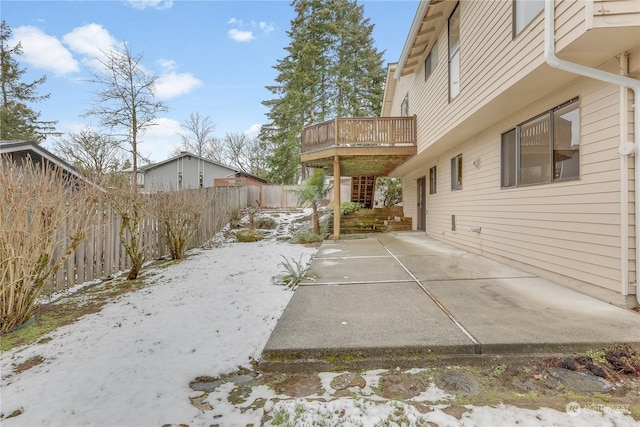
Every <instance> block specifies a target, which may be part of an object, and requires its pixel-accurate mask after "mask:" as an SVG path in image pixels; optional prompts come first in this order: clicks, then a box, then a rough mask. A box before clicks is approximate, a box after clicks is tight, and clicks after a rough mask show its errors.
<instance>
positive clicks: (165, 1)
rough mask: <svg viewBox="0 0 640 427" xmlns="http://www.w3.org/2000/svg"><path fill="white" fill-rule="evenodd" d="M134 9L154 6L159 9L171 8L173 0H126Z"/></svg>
mask: <svg viewBox="0 0 640 427" xmlns="http://www.w3.org/2000/svg"><path fill="white" fill-rule="evenodd" d="M125 3H126V4H128V5H129V6H131V7H132V8H134V9H141V10H142V9H148V8H153V9H157V10H164V9H171V7H172V6H173V0H126V2H125Z"/></svg>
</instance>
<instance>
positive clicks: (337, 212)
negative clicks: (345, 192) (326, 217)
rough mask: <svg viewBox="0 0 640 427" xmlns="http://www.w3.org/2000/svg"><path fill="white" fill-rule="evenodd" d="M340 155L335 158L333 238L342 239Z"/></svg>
mask: <svg viewBox="0 0 640 427" xmlns="http://www.w3.org/2000/svg"><path fill="white" fill-rule="evenodd" d="M340 184H341V182H340V157H338V156H335V157H334V158H333V240H340Z"/></svg>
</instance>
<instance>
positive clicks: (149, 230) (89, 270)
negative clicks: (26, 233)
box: [43, 187, 260, 295]
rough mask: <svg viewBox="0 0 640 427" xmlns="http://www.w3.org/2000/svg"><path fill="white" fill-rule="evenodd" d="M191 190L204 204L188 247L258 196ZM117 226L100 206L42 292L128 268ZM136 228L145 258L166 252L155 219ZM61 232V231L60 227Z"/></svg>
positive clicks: (247, 190)
mask: <svg viewBox="0 0 640 427" xmlns="http://www.w3.org/2000/svg"><path fill="white" fill-rule="evenodd" d="M194 191H200V192H203V193H205V196H204V197H205V199H206V203H205V208H204V212H203V215H202V219H201V221H200V227H199V228H198V230H197V231H196V233H195V234H194V236H193V237H192V239H191V242H190V244H189V248H194V247H197V246H201V245H202V244H204V243H205V242H207V241H208V240H209V239H211V238H212V237H213V236H214V235H215V234H216V233H217V232H218V231H220V230H222V228H224V226H225V225H226V224H227V223H228V222H229V216H230V212H231V211H232V210H234V209H244V208H246V207H247V206H249V205H252V204H253V203H254V201H255V200H258V199H259V197H260V189H259V188H258V187H232V188H215V187H213V188H206V189H200V190H194ZM151 197H153V195H151ZM120 225H121V218H120V216H119V215H118V214H117V213H116V212H115V211H114V210H112V209H110V208H105V209H100V211H99V212H98V215H97V216H96V219H95V221H94V224H93V225H92V226H91V227H90V228H89V230H88V231H87V238H86V239H85V240H84V241H83V242H82V243H81V244H80V246H78V248H77V249H76V251H75V253H74V254H73V255H72V256H70V257H69V258H68V259H67V260H66V262H65V263H64V264H63V266H62V267H61V268H60V269H59V270H58V271H57V272H56V273H55V274H54V275H53V276H52V277H51V278H50V279H49V281H48V282H47V284H46V285H45V287H44V289H43V294H44V295H50V294H52V293H53V292H56V291H60V290H63V289H66V288H68V287H71V286H74V285H76V284H79V283H83V282H88V281H92V280H98V279H103V278H106V277H110V276H113V275H115V274H116V273H118V272H121V271H125V270H128V269H129V268H130V267H131V260H130V259H129V257H128V256H127V254H126V252H125V249H124V246H123V245H122V243H121V242H120V234H119V233H120ZM140 227H141V228H142V235H143V246H144V248H145V253H146V258H147V259H149V260H153V259H159V258H162V257H163V256H165V255H167V254H168V248H167V245H166V243H165V240H164V235H163V230H162V227H163V226H162V224H160V222H159V221H158V220H157V219H156V218H153V217H149V218H147V219H145V220H144V221H143V222H142V223H141V224H140ZM61 232H62V233H65V231H64V230H63V231H61ZM60 250H61V249H59V250H58V251H60ZM55 257H56V255H54V258H55Z"/></svg>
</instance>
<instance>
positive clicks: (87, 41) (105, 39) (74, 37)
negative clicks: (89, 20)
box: [62, 24, 121, 68]
mask: <svg viewBox="0 0 640 427" xmlns="http://www.w3.org/2000/svg"><path fill="white" fill-rule="evenodd" d="M62 41H63V42H64V43H65V44H66V45H67V46H69V49H71V50H72V51H74V52H76V53H78V54H80V55H83V56H84V59H83V61H82V62H83V63H85V64H87V65H89V66H90V67H92V68H100V67H101V64H100V60H101V59H103V58H104V52H109V51H113V50H114V49H115V48H116V46H118V45H119V44H120V45H121V43H118V41H117V40H116V39H115V38H114V37H113V36H112V35H111V34H109V31H107V30H106V29H104V28H103V27H102V25H98V24H87V25H83V26H82V27H76V28H74V29H73V31H71V32H70V33H67V34H65V35H64V36H63V37H62Z"/></svg>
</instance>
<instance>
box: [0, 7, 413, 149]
mask: <svg viewBox="0 0 640 427" xmlns="http://www.w3.org/2000/svg"><path fill="white" fill-rule="evenodd" d="M359 3H360V4H362V5H363V6H364V12H365V17H367V18H370V19H371V22H372V23H373V24H375V29H374V33H373V37H374V40H375V44H376V47H377V48H378V49H379V50H380V51H386V52H385V54H384V59H385V62H386V63H389V62H396V61H398V59H399V57H400V53H401V51H402V47H403V45H404V42H405V40H406V36H407V34H408V32H409V28H410V26H411V22H412V20H413V17H414V14H415V12H416V9H417V7H418V3H419V2H418V1H417V0H411V1H409V0H395V1H391V0H386V1H385V0H365V1H360V2H359ZM0 8H1V9H0V12H1V16H2V19H3V20H5V21H6V22H7V24H8V25H9V26H10V27H11V29H12V30H13V40H19V41H21V42H22V47H23V51H24V55H22V56H21V57H19V58H18V60H19V61H20V64H21V66H23V67H26V68H27V70H28V72H27V74H26V75H25V78H24V80H25V81H27V80H28V81H31V80H35V79H37V78H39V77H41V76H42V75H46V76H47V82H46V83H45V84H44V85H42V86H41V93H50V94H51V97H50V98H49V99H48V100H47V101H44V102H43V103H40V104H36V105H32V107H33V108H34V109H36V110H38V111H41V113H42V116H41V118H42V119H43V120H57V121H58V125H57V128H58V130H59V131H61V132H64V133H65V134H66V133H68V132H73V131H78V130H79V129H80V128H82V127H83V126H87V125H95V123H92V120H93V119H91V118H86V117H82V114H83V113H84V112H86V111H87V110H88V109H89V108H90V107H91V105H92V100H93V92H95V91H96V90H98V89H99V87H97V86H95V85H93V84H91V83H89V82H88V81H87V80H88V79H89V78H90V77H91V76H92V73H93V72H94V70H95V66H96V60H95V58H96V56H99V55H100V50H101V49H102V50H103V51H104V50H109V49H110V48H113V46H116V45H118V44H119V43H122V42H126V43H127V44H129V46H130V48H131V50H132V52H133V53H134V54H143V60H142V64H143V66H144V67H145V68H146V69H148V70H149V71H150V72H152V73H154V74H156V75H158V76H159V77H160V79H159V85H158V88H157V89H158V95H159V97H160V98H161V99H163V100H164V101H165V102H166V103H167V105H168V106H169V111H168V112H166V113H161V114H160V115H159V116H158V120H157V122H158V126H154V127H153V128H152V130H151V131H149V132H148V133H147V134H146V135H145V136H144V138H143V143H142V145H141V151H142V153H143V154H144V155H146V156H148V157H149V158H151V159H152V160H153V161H159V160H163V159H165V158H167V157H169V156H170V154H171V152H172V151H173V149H174V148H175V147H176V146H178V145H179V143H180V137H179V136H178V135H177V132H179V131H180V124H181V123H182V122H184V121H185V120H186V119H187V118H188V117H189V114H190V113H191V112H198V113H200V115H202V116H210V117H211V119H212V120H213V122H214V123H215V125H216V132H215V135H216V136H217V137H219V138H222V137H224V135H225V134H226V133H228V132H232V133H239V132H246V133H250V134H252V135H255V134H257V130H258V129H259V126H260V124H262V123H265V121H266V117H265V113H266V111H267V110H266V108H265V107H264V106H263V105H262V104H261V102H262V101H264V100H266V99H271V98H272V94H271V93H270V92H269V91H267V90H266V89H265V86H268V85H271V84H273V80H274V78H275V76H276V72H275V70H274V69H273V66H274V65H276V63H277V60H278V59H282V58H283V57H284V55H285V51H284V48H285V47H286V46H288V44H289V40H288V37H287V34H286V31H287V30H289V28H290V21H291V19H293V18H294V16H295V15H294V11H293V9H292V8H291V6H290V2H289V1H279V0H278V1H276V0H272V1H264V0H263V1H243V0H236V1H215V0H201V1H187V0H173V1H171V0H121V1H119V0H113V1H29V0H21V1H13V0H3V1H2V3H1V4H0ZM45 146H48V147H50V141H47V142H46V143H45Z"/></svg>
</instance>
